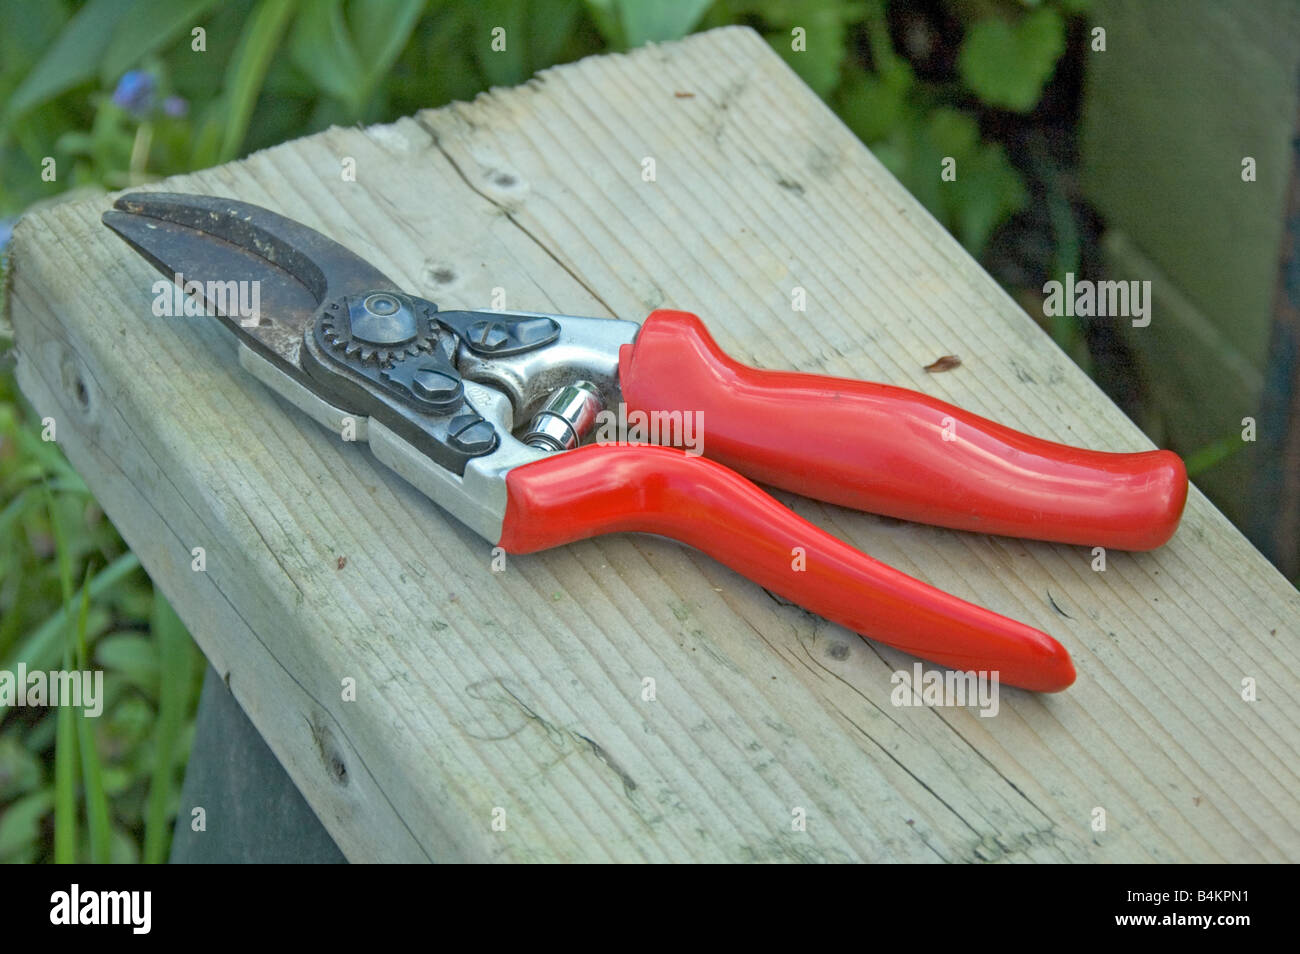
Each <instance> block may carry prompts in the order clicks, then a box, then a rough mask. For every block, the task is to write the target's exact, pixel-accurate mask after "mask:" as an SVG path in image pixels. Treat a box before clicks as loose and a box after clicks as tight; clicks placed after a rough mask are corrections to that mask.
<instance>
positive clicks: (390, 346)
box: [321, 311, 430, 367]
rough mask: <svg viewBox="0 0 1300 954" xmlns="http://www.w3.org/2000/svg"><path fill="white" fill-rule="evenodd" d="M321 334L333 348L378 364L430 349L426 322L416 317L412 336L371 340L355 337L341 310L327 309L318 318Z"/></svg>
mask: <svg viewBox="0 0 1300 954" xmlns="http://www.w3.org/2000/svg"><path fill="white" fill-rule="evenodd" d="M321 333H322V337H324V338H325V341H326V343H329V346H330V347H333V348H335V350H337V351H339V352H342V354H344V355H347V356H348V357H355V359H357V360H360V361H373V363H374V364H377V365H380V367H385V365H387V364H390V363H393V361H395V360H398V359H400V357H406V356H407V355H416V354H419V352H421V351H428V350H429V348H430V335H429V333H428V322H425V321H422V320H419V318H417V321H416V331H415V335H412V337H411V338H408V339H407V341H403V342H370V341H365V339H364V338H360V337H357V335H355V334H352V328H351V321H350V318H348V316H347V315H346V313H344V312H342V311H339V312H326V315H325V316H324V317H322V318H321Z"/></svg>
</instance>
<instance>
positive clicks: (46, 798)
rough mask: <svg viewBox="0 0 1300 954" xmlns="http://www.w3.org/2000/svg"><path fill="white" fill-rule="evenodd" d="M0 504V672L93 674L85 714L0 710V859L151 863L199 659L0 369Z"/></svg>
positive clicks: (180, 757)
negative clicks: (92, 711)
mask: <svg viewBox="0 0 1300 954" xmlns="http://www.w3.org/2000/svg"><path fill="white" fill-rule="evenodd" d="M0 501H2V502H3V507H0V670H5V671H8V672H11V673H16V672H17V671H18V670H19V667H20V666H22V667H24V668H25V669H26V671H28V672H32V671H36V670H41V671H49V670H50V669H56V668H64V669H71V670H82V671H84V670H87V669H91V668H92V667H93V668H95V669H102V670H103V671H104V685H103V700H104V703H103V704H104V708H103V712H102V714H101V715H100V716H99V717H97V718H96V717H90V716H88V715H87V714H86V713H85V711H84V710H82V709H74V708H71V707H61V708H58V709H43V708H34V707H27V708H15V709H7V708H5V707H2V706H0V862H15V861H41V860H59V861H132V860H136V859H138V858H140V857H141V856H142V854H141V847H140V846H141V844H142V843H143V845H144V846H145V852H144V857H146V859H147V860H163V859H165V857H166V850H167V845H168V843H169V841H170V835H171V826H170V821H171V818H172V817H174V815H175V811H176V800H177V798H178V796H179V790H180V782H181V778H182V772H183V767H184V764H185V759H186V754H187V751H188V745H189V739H190V736H191V733H192V729H191V728H190V726H191V722H192V718H193V712H194V707H195V705H196V703H197V699H198V690H199V686H200V682H201V675H202V657H201V656H200V655H199V654H198V652H197V650H196V649H195V648H194V646H193V644H192V643H191V641H190V639H189V636H188V634H186V633H185V631H184V629H183V628H182V627H179V624H178V623H177V624H175V625H173V626H171V627H170V628H169V627H168V626H167V625H162V624H160V622H159V614H161V613H164V612H166V611H165V609H164V605H165V604H163V601H162V599H161V597H155V596H154V594H153V593H152V591H151V588H150V586H149V581H148V580H147V579H146V578H145V577H144V575H143V574H142V573H141V572H140V570H139V562H138V561H137V560H136V558H135V557H134V556H133V555H132V554H131V553H130V552H128V551H127V550H126V547H125V546H124V545H123V543H122V541H121V539H120V538H119V537H118V535H117V533H116V532H115V531H114V530H113V528H112V526H111V525H110V524H109V523H108V521H107V520H105V518H104V515H103V513H102V512H101V511H100V510H99V508H98V507H97V506H96V505H95V503H94V500H93V499H92V498H91V496H90V492H89V491H88V490H87V489H86V486H85V484H84V483H83V482H82V481H81V479H80V477H78V476H77V474H76V472H75V471H73V470H72V469H71V468H70V467H69V466H68V463H67V461H66V460H65V458H64V457H63V455H62V454H61V453H60V452H59V450H58V447H57V446H56V445H54V444H52V443H48V442H46V441H43V440H42V439H41V435H40V433H39V424H38V422H35V421H30V420H27V419H25V417H24V415H23V414H22V413H21V412H20V410H19V404H18V399H17V395H16V394H15V393H14V391H13V379H12V377H7V376H6V377H0ZM77 581H80V585H78V583H77ZM151 617H152V619H151ZM172 619H173V620H174V616H173V617H172ZM151 622H152V625H151ZM146 806H148V818H146Z"/></svg>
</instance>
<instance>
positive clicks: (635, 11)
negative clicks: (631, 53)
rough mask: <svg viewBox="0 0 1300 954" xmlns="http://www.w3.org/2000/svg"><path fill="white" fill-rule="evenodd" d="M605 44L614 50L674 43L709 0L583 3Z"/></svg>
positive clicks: (691, 26) (598, 0)
mask: <svg viewBox="0 0 1300 954" xmlns="http://www.w3.org/2000/svg"><path fill="white" fill-rule="evenodd" d="M586 3H587V10H588V12H589V13H590V14H591V17H592V19H593V20H594V21H595V22H596V27H597V28H598V29H599V30H600V33H601V36H603V37H604V38H605V41H606V42H607V43H608V44H609V45H610V46H611V47H612V48H613V49H616V50H626V49H629V48H631V47H635V46H642V45H644V44H646V43H650V42H656V41H663V40H676V39H680V38H681V37H683V36H685V35H686V34H688V33H690V32H691V30H693V29H695V25H696V24H697V23H699V22H700V18H701V17H703V16H704V13H705V11H706V10H708V8H709V6H710V4H711V3H712V0H586Z"/></svg>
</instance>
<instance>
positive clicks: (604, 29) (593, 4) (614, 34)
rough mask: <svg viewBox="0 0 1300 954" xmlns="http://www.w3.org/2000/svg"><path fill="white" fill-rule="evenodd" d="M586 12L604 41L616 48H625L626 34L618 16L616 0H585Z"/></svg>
mask: <svg viewBox="0 0 1300 954" xmlns="http://www.w3.org/2000/svg"><path fill="white" fill-rule="evenodd" d="M586 4H587V14H588V16H590V17H591V22H592V23H594V24H596V29H597V30H599V31H600V35H601V36H602V37H604V38H605V42H606V43H608V44H609V45H610V46H611V47H613V48H614V49H616V50H625V49H627V36H626V35H625V34H624V33H623V22H622V20H621V19H620V18H619V2H618V0H586Z"/></svg>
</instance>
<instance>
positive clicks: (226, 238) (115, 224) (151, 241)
mask: <svg viewBox="0 0 1300 954" xmlns="http://www.w3.org/2000/svg"><path fill="white" fill-rule="evenodd" d="M103 222H104V224H105V225H107V226H108V227H109V228H110V229H112V230H113V231H114V232H116V233H117V234H118V235H120V236H121V237H122V238H123V239H125V240H126V242H127V243H128V244H130V245H131V247H132V248H134V249H135V250H136V251H137V252H139V253H140V254H141V255H142V256H144V258H145V259H146V260H147V261H149V262H151V263H152V264H153V265H154V267H155V268H157V269H158V270H159V271H160V272H162V273H163V275H165V276H166V277H167V278H169V279H171V280H173V281H175V282H176V283H177V284H178V285H180V286H181V287H182V289H184V290H185V292H186V293H187V294H189V295H192V296H194V297H197V298H199V299H201V300H202V302H203V304H204V305H205V306H206V308H207V310H208V311H209V313H212V314H216V315H218V316H219V317H220V318H221V320H222V323H223V324H225V325H226V327H228V328H229V329H230V330H231V331H233V332H234V333H235V334H236V335H238V336H239V338H240V340H241V341H243V342H245V343H246V344H247V345H248V346H249V347H251V348H252V349H253V350H254V351H256V352H258V353H259V354H261V355H262V356H264V357H266V358H267V359H269V360H270V361H271V362H273V363H274V364H275V365H277V366H278V367H280V368H281V369H282V370H284V371H285V372H286V373H288V374H290V375H292V376H293V377H295V378H298V379H302V377H303V371H302V365H301V364H300V362H299V357H298V355H299V349H300V347H301V345H302V339H303V332H304V331H305V330H306V328H308V327H309V326H310V325H311V323H312V321H313V320H314V319H315V316H316V312H317V310H318V309H319V308H320V306H321V305H322V304H323V303H324V302H327V301H333V300H335V299H337V298H339V297H341V296H343V295H350V294H357V293H359V292H362V291H377V290H385V291H399V290H400V289H398V288H397V286H396V285H394V284H393V282H392V281H390V280H389V278H388V276H386V275H385V274H384V273H383V272H381V271H379V269H377V268H375V267H374V266H373V265H371V264H370V263H369V262H367V261H366V260H365V259H363V258H361V257H360V256H358V255H356V254H354V253H353V252H350V251H349V250H348V249H346V248H344V247H343V246H342V245H340V244H338V243H337V242H335V241H334V240H333V239H329V238H326V237H325V236H324V235H322V234H321V233H319V232H317V231H316V230H315V229H310V228H308V227H307V226H305V225H303V224H301V223H299V222H295V221H293V220H292V219H287V218H285V217H284V216H282V215H277V214H275V213H274V212H271V211H269V210H268V209H264V208H262V207H261V206H257V205H250V204H248V203H246V202H237V201H235V200H234V199H224V198H220V197H216V196H203V195H181V194H177V193H171V192H132V193H130V194H129V195H124V196H122V197H121V198H120V199H118V200H117V201H116V202H115V203H114V204H113V211H109V212H105V213H104V215H103ZM231 282H234V283H245V282H246V283H250V284H247V285H241V284H235V285H231V284H229V283H231ZM252 283H256V284H252ZM232 302H234V304H232ZM250 305H255V306H256V307H255V308H250V307H249V306H250Z"/></svg>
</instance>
